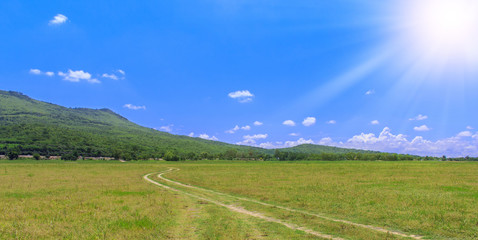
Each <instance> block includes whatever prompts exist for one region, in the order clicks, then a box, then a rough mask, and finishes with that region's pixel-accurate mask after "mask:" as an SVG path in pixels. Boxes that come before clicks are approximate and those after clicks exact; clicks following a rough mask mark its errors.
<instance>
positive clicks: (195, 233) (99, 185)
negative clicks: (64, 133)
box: [0, 161, 478, 239]
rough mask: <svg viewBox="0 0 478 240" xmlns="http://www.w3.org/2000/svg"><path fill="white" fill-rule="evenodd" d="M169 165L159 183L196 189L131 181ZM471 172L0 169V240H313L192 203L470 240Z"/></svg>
mask: <svg viewBox="0 0 478 240" xmlns="http://www.w3.org/2000/svg"><path fill="white" fill-rule="evenodd" d="M170 167H174V168H178V169H180V170H179V171H174V172H171V173H167V174H165V175H164V177H166V178H169V179H172V180H176V181H179V182H182V183H185V184H191V185H194V186H198V187H200V188H199V189H193V188H188V187H186V186H179V185H177V184H174V183H172V182H167V181H165V180H162V179H160V178H158V177H156V175H153V176H152V177H151V179H153V180H155V181H157V182H158V183H161V184H164V185H168V186H171V187H174V188H175V189H178V190H179V191H182V192H174V191H171V190H167V189H163V188H161V187H158V186H155V185H153V184H151V183H148V182H146V181H145V180H144V179H143V176H144V175H145V174H147V173H151V172H160V171H165V170H167V169H169V168H170ZM477 172H478V164H477V163H467V162H463V163H455V162H296V163H286V162H225V161H218V162H184V163H174V164H172V163H164V162H162V163H157V162H131V163H118V162H95V161H79V162H60V161H58V162H55V161H49V162H43V161H38V162H34V161H0V212H1V213H2V214H1V215H0V239H52V238H54V239H58V238H62V239H307V238H308V239H321V238H320V237H316V236H313V235H311V234H307V233H305V232H303V231H300V230H292V229H289V228H287V227H284V226H283V225H281V224H278V223H272V222H268V221H265V220H263V219H259V218H256V217H252V216H248V215H245V214H241V213H237V212H232V211H229V209H227V208H225V207H221V206H217V205H215V204H213V203H211V202H207V201H203V200H200V199H198V198H195V197H193V196H199V197H202V198H204V199H213V200H214V201H219V202H222V203H225V204H229V205H231V206H232V205H233V206H238V207H239V208H241V209H247V210H248V211H252V212H257V213H261V214H262V215H264V216H267V217H271V218H274V219H280V220H281V221H283V222H286V223H290V224H293V225H295V226H300V227H303V228H307V229H311V230H313V231H317V232H320V233H324V234H329V235H332V236H335V237H340V238H344V239H406V238H405V237H401V236H397V235H394V234H390V233H388V234H387V233H383V232H380V231H375V230H373V229H368V228H364V227H360V226H356V225H352V224H347V223H344V222H334V221H330V220H327V219H326V218H321V217H317V216H315V215H311V214H316V215H320V216H325V217H328V218H332V219H339V220H347V221H350V222H353V223H358V224H368V225H373V226H376V227H381V228H385V229H388V230H391V231H397V232H401V233H404V234H417V235H420V236H424V237H425V238H428V239H476V238H478V234H477V233H478V177H477V176H476V173H477ZM201 188H202V189H201ZM203 189H210V190H214V191H215V192H210V191H204V190H203ZM183 192H185V193H188V194H190V195H186V194H183ZM218 192H219V194H218ZM220 193H224V194H227V195H224V194H220ZM236 197H240V198H236ZM242 198H247V199H252V200H256V201H260V203H266V204H272V205H278V206H283V207H287V208H290V209H294V210H299V211H302V212H293V211H289V210H286V209H282V208H278V207H273V206H270V205H268V206H266V205H262V204H259V203H257V202H254V201H245V200H244V199H242ZM306 213H311V214H306Z"/></svg>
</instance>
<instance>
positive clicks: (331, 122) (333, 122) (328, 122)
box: [327, 120, 337, 124]
mask: <svg viewBox="0 0 478 240" xmlns="http://www.w3.org/2000/svg"><path fill="white" fill-rule="evenodd" d="M336 123H337V121H335V120H330V121H327V124H336Z"/></svg>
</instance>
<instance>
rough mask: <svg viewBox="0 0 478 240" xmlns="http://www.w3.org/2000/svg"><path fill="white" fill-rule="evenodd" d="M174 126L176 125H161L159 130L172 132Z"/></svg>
mask: <svg viewBox="0 0 478 240" xmlns="http://www.w3.org/2000/svg"><path fill="white" fill-rule="evenodd" d="M173 126H174V125H167V126H161V127H160V128H159V131H163V132H172V131H173Z"/></svg>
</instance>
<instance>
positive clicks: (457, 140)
mask: <svg viewBox="0 0 478 240" xmlns="http://www.w3.org/2000/svg"><path fill="white" fill-rule="evenodd" d="M471 134H472V133H471V132H469V131H464V132H460V133H458V134H457V135H456V136H454V137H450V138H445V139H441V140H437V141H430V140H426V139H424V138H423V137H422V136H416V137H415V138H413V139H412V140H411V141H410V140H408V139H407V136H405V135H404V134H393V133H392V132H391V129H390V128H388V127H385V128H384V129H383V130H382V132H381V133H380V134H379V135H378V136H376V135H375V134H373V133H361V134H359V135H355V136H353V137H351V138H349V139H348V140H347V141H345V142H335V141H333V140H332V138H330V137H324V138H322V139H321V140H319V141H317V142H314V141H313V140H312V139H308V140H307V139H304V138H301V139H299V140H297V141H286V142H285V143H283V142H275V143H273V142H265V143H260V144H256V142H255V140H254V139H253V138H247V139H246V140H248V139H252V140H253V141H248V142H247V141H244V142H247V143H244V142H241V143H240V144H246V145H251V146H258V147H262V148H284V147H293V146H297V145H300V144H318V145H326V146H333V147H342V148H353V149H363V150H372V151H381V152H394V153H401V154H412V155H420V156H437V157H439V156H442V155H446V156H448V157H464V156H478V132H476V133H474V134H473V135H471ZM238 144H239V143H238Z"/></svg>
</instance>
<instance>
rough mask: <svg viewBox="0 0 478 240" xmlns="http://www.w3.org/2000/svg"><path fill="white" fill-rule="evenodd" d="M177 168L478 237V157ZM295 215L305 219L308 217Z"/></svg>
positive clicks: (312, 205)
mask: <svg viewBox="0 0 478 240" xmlns="http://www.w3.org/2000/svg"><path fill="white" fill-rule="evenodd" d="M179 168H181V171H178V172H174V173H171V174H169V175H167V176H169V177H171V178H172V179H176V180H178V181H180V182H184V183H189V184H192V185H197V186H202V187H205V188H208V189H213V190H216V191H220V192H225V193H231V194H233V195H236V196H246V197H249V198H253V199H257V200H261V201H265V202H270V203H275V204H278V205H282V206H288V207H293V208H296V209H303V210H307V211H310V212H315V213H323V214H326V215H327V216H332V217H336V218H340V219H347V220H352V221H354V222H358V223H363V224H372V225H375V226H382V227H387V228H389V229H393V230H399V231H403V232H407V233H411V234H420V235H424V236H428V237H431V238H433V239H440V238H444V239H445V238H457V239H476V238H478V182H477V181H476V179H477V178H476V172H478V164H476V163H455V162H333V163H327V162H319V163H304V162H302V163H265V164H264V163H244V164H241V163H236V164H229V165H226V164H222V163H220V164H197V165H195V166H193V165H190V164H183V165H180V166H179ZM296 221H302V222H303V223H306V222H307V221H304V220H303V217H302V219H300V218H298V219H296ZM363 239H366V238H363Z"/></svg>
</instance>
